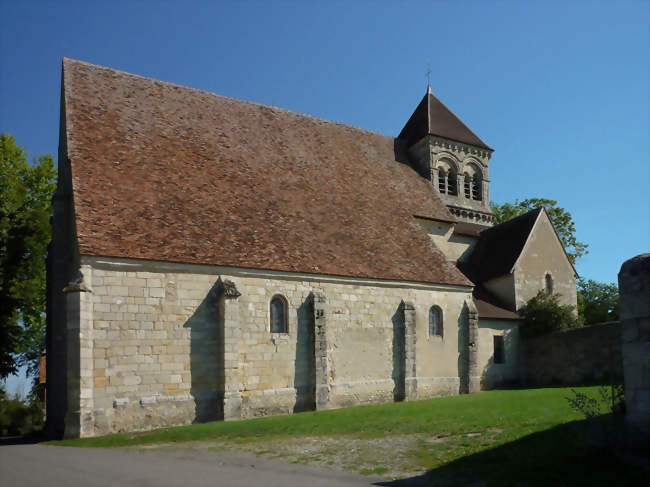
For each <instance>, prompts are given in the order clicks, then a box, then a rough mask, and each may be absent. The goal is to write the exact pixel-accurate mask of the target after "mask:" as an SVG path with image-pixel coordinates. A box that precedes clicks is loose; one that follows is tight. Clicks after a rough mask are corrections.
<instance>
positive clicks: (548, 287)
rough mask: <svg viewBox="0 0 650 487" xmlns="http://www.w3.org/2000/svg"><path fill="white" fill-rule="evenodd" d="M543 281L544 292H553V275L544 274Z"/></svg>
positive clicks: (549, 293)
mask: <svg viewBox="0 0 650 487" xmlns="http://www.w3.org/2000/svg"><path fill="white" fill-rule="evenodd" d="M544 281H545V285H546V294H548V295H549V296H550V295H551V294H553V276H552V275H551V274H546V277H545V278H544Z"/></svg>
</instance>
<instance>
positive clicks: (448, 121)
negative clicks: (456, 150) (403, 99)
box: [398, 89, 492, 150]
mask: <svg viewBox="0 0 650 487" xmlns="http://www.w3.org/2000/svg"><path fill="white" fill-rule="evenodd" d="M426 135H437V136H439V137H443V138H445V139H451V140H455V141H457V142H464V143H465V144H469V145H473V146H476V147H482V148H483V149H488V150H492V149H491V148H490V147H489V146H488V145H487V144H486V143H485V142H483V141H482V140H481V139H480V138H479V137H478V136H477V135H476V134H475V133H474V132H472V131H471V130H470V129H469V127H467V125H465V124H464V123H463V122H461V120H460V119H459V118H458V117H457V116H456V115H454V113H453V112H452V111H451V110H449V108H447V107H446V106H445V105H444V104H443V103H442V102H441V101H440V100H438V98H436V97H435V96H434V95H433V93H431V90H430V89H429V90H428V91H427V94H426V95H424V98H422V101H420V104H419V105H418V106H417V108H416V109H415V111H414V112H413V114H412V115H411V118H410V119H409V121H408V122H406V125H405V126H404V128H403V129H402V131H401V132H400V134H399V136H398V138H399V139H401V140H404V141H405V142H406V144H407V145H409V146H410V145H412V144H415V143H416V142H417V141H419V140H420V139H421V138H422V137H424V136H426Z"/></svg>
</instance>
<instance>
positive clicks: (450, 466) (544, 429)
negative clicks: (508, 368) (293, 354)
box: [50, 388, 648, 485]
mask: <svg viewBox="0 0 650 487" xmlns="http://www.w3.org/2000/svg"><path fill="white" fill-rule="evenodd" d="M576 389H577V390H581V391H583V392H588V393H590V394H591V395H592V396H596V390H595V389H596V388H576ZM571 395H572V393H571V390H570V389H566V388H552V389H522V390H500V391H487V392H481V393H479V394H471V395H462V396H453V397H443V398H436V399H430V400H426V401H417V402H407V403H392V404H382V405H377V406H360V407H353V408H347V409H338V410H332V411H320V412H308V413H300V414H294V415H290V416H275V417H268V418H259V419H250V420H245V421H237V422H212V423H203V424H194V425H191V426H180V427H174V428H163V429H158V430H154V431H148V432H142V433H122V434H115V435H107V436H101V437H95V438H86V439H79V440H64V441H58V442H50V444H57V445H67V446H82V447H136V446H143V445H150V446H155V445H157V444H164V445H169V444H175V445H177V446H184V445H187V446H191V445H193V444H196V442H203V443H206V442H207V443H209V442H215V444H217V443H218V444H219V445H220V446H219V448H224V445H225V446H226V447H228V445H233V446H237V445H239V446H241V445H247V446H248V448H249V451H257V452H258V453H260V454H272V453H273V451H272V450H273V449H272V448H269V446H268V445H270V444H275V445H277V444H282V442H283V441H286V442H287V443H290V442H293V443H298V444H300V442H301V441H303V440H304V441H307V439H309V441H310V442H312V443H317V444H320V443H323V444H325V443H327V445H329V446H328V447H327V448H321V449H320V450H319V451H317V452H315V453H314V454H313V455H312V456H311V457H310V455H308V454H307V455H305V454H304V453H303V454H301V455H300V456H294V457H291V456H290V455H289V454H284V453H283V454H282V456H285V457H287V456H289V457H290V458H293V459H294V461H300V462H305V463H314V462H316V463H318V464H326V465H331V464H333V463H336V464H337V465H342V464H345V462H347V464H345V465H348V464H349V466H346V467H345V468H351V469H356V470H358V471H360V472H362V473H368V474H382V473H386V472H390V474H391V475H392V476H402V475H404V474H406V475H407V476H408V474H409V473H411V472H428V473H427V474H426V475H427V476H430V477H431V478H432V480H434V485H457V484H458V483H460V482H461V481H462V482H466V481H467V482H471V481H473V480H476V479H480V480H481V481H482V482H485V485H551V484H549V482H552V485H648V482H647V472H644V471H642V470H640V469H634V468H628V467H627V466H626V465H624V464H622V463H621V462H620V460H618V459H617V458H616V457H614V456H613V455H612V454H611V452H608V451H607V450H606V448H604V447H601V446H594V441H593V437H594V434H595V433H594V431H600V430H601V426H602V424H604V423H607V422H611V421H609V419H608V417H607V416H603V417H601V418H598V419H597V420H596V421H590V422H588V421H585V420H584V417H583V416H582V415H581V414H580V413H579V412H577V411H574V410H573V409H571V408H570V407H569V405H568V402H567V400H566V399H565V398H566V397H568V396H571ZM610 419H611V418H610ZM301 438H302V440H301ZM398 440H399V441H398ZM185 442H193V443H185ZM346 442H347V445H348V447H345V445H346ZM350 442H355V443H354V444H355V448H354V450H355V451H359V452H361V453H358V454H357V457H354V458H352V457H350V456H349V455H348V454H347V453H342V451H341V450H342V449H344V450H350V448H349V444H350ZM363 444H367V445H374V446H372V447H371V448H369V449H366V453H363V451H364V450H363V448H357V447H356V446H358V445H363ZM383 444H386V445H388V448H387V450H386V451H385V452H384V453H383V454H382V453H381V451H382V449H381V448H377V446H378V445H383ZM391 444H394V445H401V448H398V447H397V446H396V447H395V449H391V447H390V445H391ZM337 445H343V447H342V448H338V449H337V447H336V446H337ZM217 449H218V448H217ZM393 450H394V451H393ZM397 450H399V451H397ZM303 451H304V450H303ZM346 459H347V460H346ZM400 472H401V473H400ZM641 479H643V483H638V482H641ZM609 480H611V481H612V482H614V483H612V484H607V483H606V482H607V481H609ZM590 482H591V483H590Z"/></svg>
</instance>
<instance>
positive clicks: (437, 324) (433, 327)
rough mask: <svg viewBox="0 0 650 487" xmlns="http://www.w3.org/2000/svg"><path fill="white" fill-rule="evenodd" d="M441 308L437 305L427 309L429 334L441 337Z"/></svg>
mask: <svg viewBox="0 0 650 487" xmlns="http://www.w3.org/2000/svg"><path fill="white" fill-rule="evenodd" d="M442 335H443V328H442V310H441V309H440V308H439V307H438V306H431V308H430V309H429V336H439V337H442Z"/></svg>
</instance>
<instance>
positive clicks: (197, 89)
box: [63, 56, 397, 140]
mask: <svg viewBox="0 0 650 487" xmlns="http://www.w3.org/2000/svg"><path fill="white" fill-rule="evenodd" d="M66 61H67V62H68V63H72V64H82V65H85V66H91V67H93V68H99V69H103V70H106V71H112V72H115V73H119V74H123V75H127V76H132V77H134V78H140V79H143V80H147V81H151V82H153V83H154V84H162V85H166V86H176V87H178V88H183V89H185V90H191V91H196V92H199V93H205V94H208V95H212V96H216V97H218V98H223V99H226V100H232V101H236V102H239V103H248V104H250V105H254V106H259V107H264V108H270V109H273V110H278V111H281V112H286V113H291V114H294V115H300V116H301V117H306V118H311V119H313V120H316V121H319V122H324V123H327V124H334V125H340V126H343V127H348V128H351V129H355V130H358V131H360V132H366V133H369V134H372V135H379V136H381V137H388V138H390V139H393V140H395V139H396V138H397V137H393V136H392V135H388V134H382V133H379V132H375V131H373V130H368V129H365V128H363V127H358V126H356V125H352V124H349V123H345V122H337V121H335V120H328V119H326V118H321V117H317V116H315V115H310V114H308V113H302V112H297V111H295V110H289V109H287V108H282V107H278V106H275V105H265V104H264V103H260V102H257V101H251V100H244V99H242V98H235V97H234V96H226V95H220V94H219V93H215V92H213V91H208V90H203V89H201V88H194V87H192V86H187V85H181V84H179V83H173V82H171V81H162V80H159V79H156V78H152V77H150V76H143V75H141V74H135V73H130V72H129V71H124V70H121V69H115V68H109V67H108V66H102V65H100V64H93V63H89V62H87V61H81V60H79V59H72V58H68V57H65V56H64V57H63V63H64V64H65V63H66Z"/></svg>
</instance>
